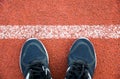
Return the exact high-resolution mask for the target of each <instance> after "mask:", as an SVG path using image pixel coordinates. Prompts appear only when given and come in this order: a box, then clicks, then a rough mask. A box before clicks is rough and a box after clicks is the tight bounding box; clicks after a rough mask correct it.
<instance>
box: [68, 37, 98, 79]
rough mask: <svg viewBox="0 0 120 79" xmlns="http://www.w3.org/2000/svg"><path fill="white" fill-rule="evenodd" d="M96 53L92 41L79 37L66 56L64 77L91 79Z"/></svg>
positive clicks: (69, 78)
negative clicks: (66, 64)
mask: <svg viewBox="0 0 120 79" xmlns="http://www.w3.org/2000/svg"><path fill="white" fill-rule="evenodd" d="M95 67H96V55H95V51H94V47H93V45H92V43H91V42H90V41H89V40H88V39H86V38H81V39H78V40H76V41H75V43H74V44H73V46H72V48H71V49H70V53H69V56H68V69H67V73H66V79H92V76H93V73H94V70H95Z"/></svg>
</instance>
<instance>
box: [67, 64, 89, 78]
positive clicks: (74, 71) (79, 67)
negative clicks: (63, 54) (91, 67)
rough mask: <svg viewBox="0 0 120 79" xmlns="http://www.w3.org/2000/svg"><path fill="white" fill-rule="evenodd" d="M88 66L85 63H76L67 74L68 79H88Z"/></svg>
mask: <svg viewBox="0 0 120 79" xmlns="http://www.w3.org/2000/svg"><path fill="white" fill-rule="evenodd" d="M86 69H88V66H87V65H86V64H85V63H81V62H74V63H73V64H72V65H71V67H70V68H69V70H68V71H67V74H66V79H87V77H88V76H87V75H86V74H87V73H85V70H86Z"/></svg>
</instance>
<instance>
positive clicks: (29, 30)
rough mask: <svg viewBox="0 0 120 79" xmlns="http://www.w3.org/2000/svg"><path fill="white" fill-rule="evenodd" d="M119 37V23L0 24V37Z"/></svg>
mask: <svg viewBox="0 0 120 79" xmlns="http://www.w3.org/2000/svg"><path fill="white" fill-rule="evenodd" d="M31 37H35V38H39V39H44V38H46V39H50V38H55V39H59V38H70V39H71V38H79V37H88V38H120V25H109V26H107V25H92V26H90V25H70V26H69V25H63V26H62V25H56V26H55V25H53V26H52V25H14V26H12V25H7V26H4V25H3V26H0V39H26V38H31Z"/></svg>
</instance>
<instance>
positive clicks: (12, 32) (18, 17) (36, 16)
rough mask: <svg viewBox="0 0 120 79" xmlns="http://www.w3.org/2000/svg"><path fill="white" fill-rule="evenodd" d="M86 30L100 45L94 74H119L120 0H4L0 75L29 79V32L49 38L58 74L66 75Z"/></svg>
mask: <svg viewBox="0 0 120 79" xmlns="http://www.w3.org/2000/svg"><path fill="white" fill-rule="evenodd" d="M73 27H74V28H73ZM46 33H47V34H46ZM81 36H82V37H83V36H85V37H88V38H89V39H90V40H91V41H92V42H93V44H94V46H95V50H96V54H97V68H96V70H95V74H94V79H119V78H120V62H119V61H120V0H43V1H40V0H29V1H28V0H14V1H13V0H0V79H24V78H23V75H22V74H21V71H20V69H19V55H20V49H21V47H22V45H23V43H24V42H25V40H26V39H27V38H29V37H37V38H38V39H40V40H41V41H42V42H43V43H44V45H45V46H46V48H47V50H48V54H49V58H50V69H51V72H52V76H53V79H63V78H64V77H65V72H66V69H67V55H68V53H69V49H70V47H71V45H72V43H73V42H74V41H75V40H76V39H77V38H79V37H81Z"/></svg>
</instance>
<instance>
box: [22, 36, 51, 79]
mask: <svg viewBox="0 0 120 79" xmlns="http://www.w3.org/2000/svg"><path fill="white" fill-rule="evenodd" d="M48 62H49V60H48V54H47V51H46V49H45V47H44V45H43V44H42V42H39V41H38V40H37V39H34V38H31V39H29V40H27V41H26V42H25V44H24V45H23V48H22V50H21V55H20V68H21V71H22V73H23V75H24V77H25V78H26V79H52V78H51V74H50V70H49V66H48Z"/></svg>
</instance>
